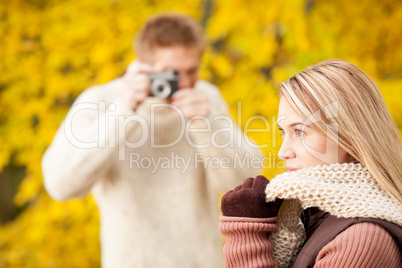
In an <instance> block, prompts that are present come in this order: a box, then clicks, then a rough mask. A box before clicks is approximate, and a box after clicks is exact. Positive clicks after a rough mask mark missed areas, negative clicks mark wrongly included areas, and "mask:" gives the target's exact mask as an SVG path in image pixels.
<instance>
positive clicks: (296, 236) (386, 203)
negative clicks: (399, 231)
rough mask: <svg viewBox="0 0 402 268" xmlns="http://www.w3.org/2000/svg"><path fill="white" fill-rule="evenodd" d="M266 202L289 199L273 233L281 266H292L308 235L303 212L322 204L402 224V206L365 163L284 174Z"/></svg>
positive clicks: (335, 211)
mask: <svg viewBox="0 0 402 268" xmlns="http://www.w3.org/2000/svg"><path fill="white" fill-rule="evenodd" d="M265 193H266V201H267V202H270V201H274V200H275V199H276V198H282V199H285V200H284V202H283V204H282V206H281V209H280V210H279V213H278V230H277V231H276V232H274V233H272V235H271V236H270V238H269V239H270V241H271V242H272V243H273V245H274V252H273V256H274V259H275V261H276V264H277V266H279V267H288V266H289V265H290V263H291V262H292V261H293V260H294V258H295V257H296V256H297V254H298V252H299V250H300V248H301V246H302V245H303V243H304V240H305V238H306V233H305V230H304V227H303V224H302V222H301V220H300V214H301V212H302V211H303V210H304V209H306V208H309V207H318V208H320V209H321V210H323V211H326V212H329V213H331V214H332V215H334V216H338V217H344V218H351V217H370V218H378V219H383V220H387V221H389V222H393V223H396V224H398V225H399V226H402V205H401V204H400V203H398V202H397V201H396V200H394V199H393V198H391V197H390V196H389V194H388V193H387V192H386V191H385V190H383V189H382V188H381V187H380V185H379V184H378V183H377V182H376V180H375V179H374V178H373V176H372V175H371V174H370V173H369V171H368V170H367V168H366V167H364V166H362V165H361V164H352V163H349V164H332V165H324V166H317V167H313V168H307V169H301V170H298V171H295V172H285V173H282V174H280V175H278V176H276V177H275V178H273V179H272V180H271V182H270V183H269V184H268V185H267V188H266V190H265Z"/></svg>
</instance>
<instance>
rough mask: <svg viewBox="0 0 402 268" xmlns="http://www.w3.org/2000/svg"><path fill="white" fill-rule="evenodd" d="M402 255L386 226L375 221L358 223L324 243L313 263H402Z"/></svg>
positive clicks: (319, 264)
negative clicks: (381, 225) (384, 227)
mask: <svg viewBox="0 0 402 268" xmlns="http://www.w3.org/2000/svg"><path fill="white" fill-rule="evenodd" d="M401 255H402V254H401V252H400V250H399V247H398V245H397V243H396V242H395V240H394V239H393V238H392V236H391V235H390V234H389V233H388V232H387V231H386V230H384V229H383V228H381V227H380V226H378V225H376V224H373V223H358V224H355V225H352V226H351V227H349V228H347V229H346V230H345V231H343V232H342V233H340V234H339V235H338V236H336V237H335V239H334V240H332V241H331V242H330V243H328V244H327V245H326V246H325V247H323V248H322V250H321V251H320V252H319V254H318V256H317V259H316V264H315V265H314V267H316V268H324V267H331V268H333V267H402V256H401Z"/></svg>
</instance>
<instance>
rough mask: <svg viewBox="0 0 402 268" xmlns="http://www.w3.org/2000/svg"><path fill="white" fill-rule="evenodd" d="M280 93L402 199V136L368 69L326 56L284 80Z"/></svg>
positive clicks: (392, 193) (379, 181) (391, 193)
mask: <svg viewBox="0 0 402 268" xmlns="http://www.w3.org/2000/svg"><path fill="white" fill-rule="evenodd" d="M281 96H283V97H285V98H286V99H287V100H288V101H289V104H290V105H291V106H292V107H293V109H294V110H295V111H296V112H297V113H298V115H299V116H300V117H301V118H303V119H306V120H308V121H310V122H312V123H314V122H316V123H314V125H313V126H314V127H316V128H317V129H318V130H319V131H321V132H322V133H324V134H325V135H327V137H328V138H329V139H331V140H332V141H334V142H339V145H340V146H341V147H342V148H343V149H344V150H345V151H346V152H347V153H348V154H349V155H350V156H352V157H353V158H354V159H355V160H357V161H358V162H360V163H362V164H363V165H365V166H366V167H367V169H368V170H369V171H370V173H371V174H372V175H373V177H374V178H375V179H376V180H377V182H378V183H379V184H380V185H381V186H382V188H384V189H385V190H386V191H387V192H388V193H389V194H390V195H391V196H393V197H394V198H395V199H396V200H398V201H399V202H401V203H402V180H401V178H402V140H401V137H400V136H399V133H398V128H397V126H396V123H395V122H394V121H393V119H392V117H391V114H390V112H389V111H388V108H387V105H386V104H385V101H384V99H383V97H382V95H381V92H380V91H379V90H378V88H377V87H376V85H375V84H374V82H373V80H372V79H371V78H370V77H368V75H367V74H365V73H364V72H363V71H362V70H361V69H360V68H358V67H357V66H355V65H354V64H352V63H349V62H346V61H343V60H338V59H331V60H326V61H322V62H319V63H317V64H316V65H314V66H311V67H307V68H306V69H305V70H303V71H301V72H300V73H298V74H296V75H294V76H293V77H291V78H290V79H288V80H287V81H285V82H283V83H282V84H281Z"/></svg>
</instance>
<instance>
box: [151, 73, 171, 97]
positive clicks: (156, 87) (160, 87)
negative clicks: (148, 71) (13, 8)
mask: <svg viewBox="0 0 402 268" xmlns="http://www.w3.org/2000/svg"><path fill="white" fill-rule="evenodd" d="M170 93H172V88H171V87H170V84H169V81H167V80H166V79H164V78H155V79H154V80H153V81H152V82H151V94H152V96H155V97H158V98H164V99H165V98H167V97H169V95H170Z"/></svg>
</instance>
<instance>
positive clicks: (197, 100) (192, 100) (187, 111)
mask: <svg viewBox="0 0 402 268" xmlns="http://www.w3.org/2000/svg"><path fill="white" fill-rule="evenodd" d="M171 104H173V105H176V106H177V107H178V108H179V109H180V110H181V111H182V112H183V114H184V116H185V117H186V118H191V117H193V116H205V117H206V116H208V114H209V110H210V103H209V99H208V98H207V96H205V95H204V93H202V92H200V91H197V90H194V89H191V88H184V89H180V90H178V91H176V92H175V93H174V94H173V96H172V102H171Z"/></svg>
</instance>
